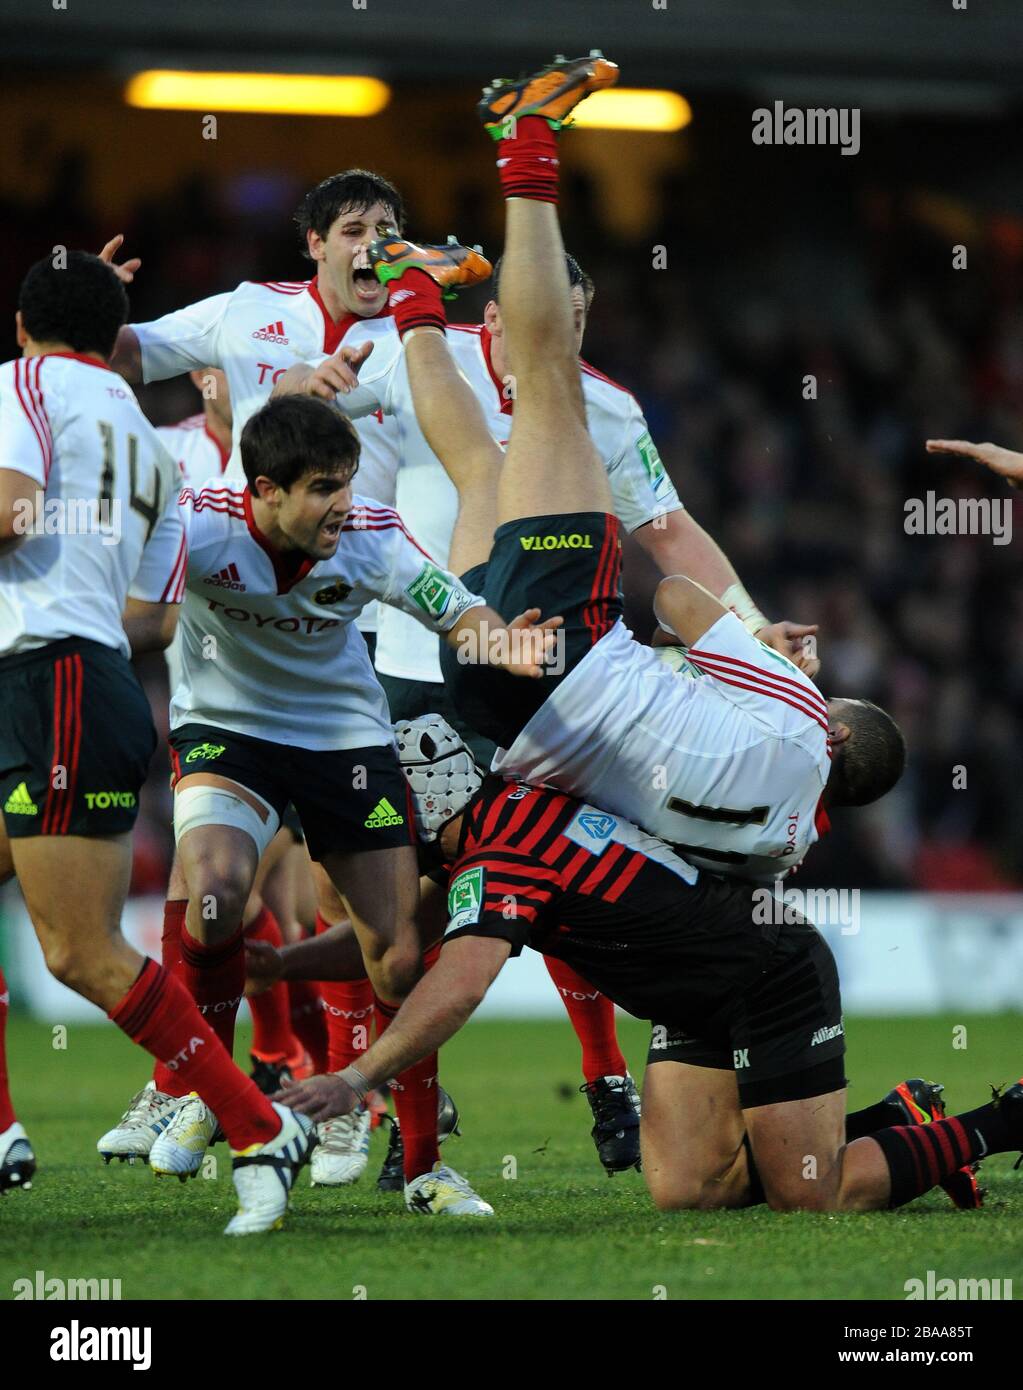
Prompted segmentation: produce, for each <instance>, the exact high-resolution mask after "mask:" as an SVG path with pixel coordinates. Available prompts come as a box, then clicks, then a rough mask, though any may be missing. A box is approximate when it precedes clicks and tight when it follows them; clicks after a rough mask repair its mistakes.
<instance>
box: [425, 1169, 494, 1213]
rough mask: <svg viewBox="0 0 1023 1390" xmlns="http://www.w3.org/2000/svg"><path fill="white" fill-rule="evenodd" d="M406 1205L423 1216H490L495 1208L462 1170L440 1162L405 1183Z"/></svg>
mask: <svg viewBox="0 0 1023 1390" xmlns="http://www.w3.org/2000/svg"><path fill="white" fill-rule="evenodd" d="M405 1205H406V1207H408V1209H409V1211H415V1212H419V1213H420V1215H422V1216H493V1214H494V1208H493V1207H492V1206H491V1205H490V1203H489V1202H485V1201H484V1200H483V1198H482V1197H481V1196H480V1195H479V1193H478V1192H474V1191H473V1190H472V1188H471V1187H470V1186H469V1184H468V1183H467V1182H466V1180H465V1178H463V1177H462V1175H461V1173H456V1172H455V1170H454V1168H448V1167H446V1165H445V1164H443V1163H439V1162H438V1163H435V1164H434V1165H433V1171H432V1172H430V1173H421V1174H420V1175H419V1177H418V1178H413V1179H412V1181H411V1182H407V1183H406V1184H405Z"/></svg>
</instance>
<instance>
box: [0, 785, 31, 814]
mask: <svg viewBox="0 0 1023 1390" xmlns="http://www.w3.org/2000/svg"><path fill="white" fill-rule="evenodd" d="M4 814H5V815H8V816H37V815H38V814H39V807H38V806H37V805H36V804H35V802H34V801H33V800H32V798H31V796H29V792H28V787H26V786H25V783H24V782H19V783H18V785H17V786H16V787H15V788H14V790H13V791H12V792H11V794H10V796H9V797H8V798H7V800H6V801H5V802H4Z"/></svg>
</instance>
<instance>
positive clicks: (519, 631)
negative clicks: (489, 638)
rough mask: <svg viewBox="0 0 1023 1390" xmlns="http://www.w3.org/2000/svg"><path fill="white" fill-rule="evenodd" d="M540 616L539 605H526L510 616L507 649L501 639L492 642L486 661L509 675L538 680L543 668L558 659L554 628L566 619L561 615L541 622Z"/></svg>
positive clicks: (556, 638) (556, 628) (556, 635)
mask: <svg viewBox="0 0 1023 1390" xmlns="http://www.w3.org/2000/svg"><path fill="white" fill-rule="evenodd" d="M539 617H540V610H539V608H527V609H526V611H525V612H524V613H520V614H519V616H518V617H517V618H513V619H512V621H511V622H510V623H509V624H508V632H509V633H510V634H511V641H510V642H509V643H508V644H507V648H506V647H505V645H504V644H503V643H501V642H494V643H493V644H492V647H491V654H490V662H489V664H490V665H491V666H497V667H499V668H500V669H501V670H502V671H507V672H508V673H509V675H512V676H526V677H529V678H530V679H532V680H539V679H540V677H541V676H542V675H543V673H544V670H545V669H546V668H549V667H551V666H553V665H554V664H555V662H556V660H557V655H558V631H557V630H558V628H559V627H561V625H562V623H564V621H565V620H564V618H546V619H545V620H544V621H543V622H542V623H541V622H539V621H538V619H539ZM562 669H563V668H562Z"/></svg>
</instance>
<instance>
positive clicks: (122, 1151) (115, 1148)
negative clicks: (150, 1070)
mask: <svg viewBox="0 0 1023 1390" xmlns="http://www.w3.org/2000/svg"><path fill="white" fill-rule="evenodd" d="M181 1104H182V1097H181V1096H168V1095H166V1094H165V1093H164V1092H163V1091H158V1090H157V1089H156V1082H155V1081H147V1082H146V1084H145V1085H144V1086H143V1087H142V1090H141V1091H139V1093H138V1094H137V1095H135V1096H132V1098H131V1100H130V1101H129V1102H128V1108H127V1110H126V1111H125V1112H124V1114H123V1115H122V1116H121V1118H120V1119H119V1120H118V1122H117V1124H116V1125H114V1127H113V1129H108V1130H107V1132H106V1134H104V1135H103V1137H102V1138H101V1139H98V1140H97V1141H96V1148H97V1149H98V1150H99V1152H100V1154H102V1156H103V1161H104V1163H109V1162H110V1160H111V1159H113V1158H116V1159H119V1160H120V1162H121V1163H125V1162H127V1163H134V1162H135V1160H136V1158H148V1157H149V1153H150V1150H151V1149H152V1147H153V1145H154V1143H155V1142H156V1140H157V1138H158V1137H159V1135H161V1134H162V1133H163V1131H164V1130H165V1129H166V1128H167V1126H168V1125H169V1124H170V1122H171V1120H172V1119H173V1118H174V1116H175V1114H176V1113H177V1112H178V1110H180V1108H181Z"/></svg>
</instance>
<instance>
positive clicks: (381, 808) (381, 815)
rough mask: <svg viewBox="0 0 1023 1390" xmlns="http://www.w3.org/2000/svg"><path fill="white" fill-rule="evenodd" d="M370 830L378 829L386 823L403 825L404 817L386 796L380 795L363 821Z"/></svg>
mask: <svg viewBox="0 0 1023 1390" xmlns="http://www.w3.org/2000/svg"><path fill="white" fill-rule="evenodd" d="M363 824H364V825H365V826H367V827H368V829H370V830H380V829H382V828H383V827H384V826H386V825H404V824H405V817H404V816H399V815H398V812H397V811H396V810H395V809H394V807H393V806H392V805H391V803H390V802H389V801H388V800H387V797H386V796H382V797H381V798H380V800H379V801H378V802H377V804H376V805H375V806H374V807H373V809H372V811H370V813H369V815H368V816H367V817H366V819H365V820H364V821H363Z"/></svg>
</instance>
